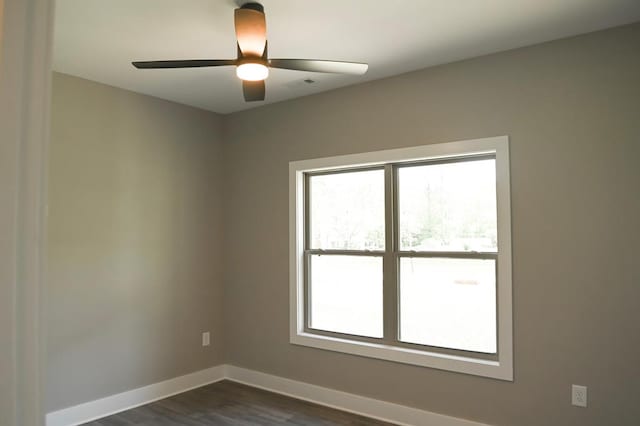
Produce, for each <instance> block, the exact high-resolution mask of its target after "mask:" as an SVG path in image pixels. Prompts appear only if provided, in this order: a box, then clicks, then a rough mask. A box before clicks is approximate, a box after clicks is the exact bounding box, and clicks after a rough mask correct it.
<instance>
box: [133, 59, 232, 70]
mask: <svg viewBox="0 0 640 426" xmlns="http://www.w3.org/2000/svg"><path fill="white" fill-rule="evenodd" d="M236 62H237V61H236V60H235V59H187V60H176V61H136V62H132V65H133V66H134V67H136V68H138V69H162V68H199V67H222V66H225V65H236Z"/></svg>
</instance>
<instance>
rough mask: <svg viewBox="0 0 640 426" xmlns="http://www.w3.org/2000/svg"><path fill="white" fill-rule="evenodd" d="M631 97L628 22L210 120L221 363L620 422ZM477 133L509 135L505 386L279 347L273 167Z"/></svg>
mask: <svg viewBox="0 0 640 426" xmlns="http://www.w3.org/2000/svg"><path fill="white" fill-rule="evenodd" d="M639 107H640V25H638V24H636V25H633V26H628V27H623V28H618V29H613V30H609V31H604V32H600V33H594V34H591V35H586V36H581V37H576V38H572V39H567V40H561V41H556V42H551V43H547V44H543V45H538V46H533V47H529V48H524V49H518V50H513V51H509V52H505V53H500V54H496V55H491V56H487V57H482V58H477V59H472V60H467V61H462V62H458V63H453V64H449V65H444V66H440V67H435V68H431V69H427V70H423V71H419V72H414V73H410V74H405V75H401V76H398V77H394V78H390V79H386V80H381V81H376V82H372V83H367V84H362V85H359V86H353V87H349V88H345V89H341V90H338V91H334V92H329V93H324V94H320V95H315V96H311V97H307V98H302V99H298V100H293V101H289V102H283V103H279V104H275V105H272V106H267V107H264V108H259V109H255V110H249V111H246V112H242V113H236V114H233V115H230V116H225V118H224V121H223V127H224V129H223V139H224V155H223V157H224V158H225V166H226V171H225V183H226V185H225V193H224V202H225V221H224V226H225V241H224V246H225V251H224V264H225V272H224V273H225V294H224V296H225V299H224V300H225V330H226V334H225V335H226V340H225V342H226V353H227V355H226V360H227V362H230V363H232V364H235V365H238V366H242V367H247V368H252V369H256V370H260V371H264V372H267V373H272V374H276V375H279V376H284V377H288V378H292V379H296V380H302V381H305V382H310V383H313V384H317V385H321V386H326V387H329V388H335V389H340V390H343V391H347V392H353V393H356V394H362V395H366V396H369V397H373V398H379V399H383V400H386V401H392V402H396V403H400V404H405V405H409V406H412V407H418V408H422V409H426V410H430V411H435V412H439V413H444V414H449V415H453V416H458V417H463V418H469V419H474V420H479V421H482V422H487V423H490V424H494V425H505V426H506V425H523V426H524V425H531V426H534V425H535V426H538V425H578V424H579V425H593V426H595V425H605V424H612V425H613V424H615V425H632V424H634V425H635V424H637V421H638V418H640V404H638V391H637V386H638V385H639V384H640V383H639V377H640V363H639V362H638V361H639V360H640V339H639V335H638V324H639V323H640V309H638V300H640V275H639V272H638V266H637V265H638V259H639V258H640V232H639V230H640V195H639V185H640V166H639V165H638V162H639V159H640V116H639ZM493 135H509V136H510V138H511V155H512V156H511V179H512V187H511V188H512V221H513V232H512V236H513V286H514V301H513V303H514V328H515V336H514V340H515V359H514V362H515V380H514V382H513V383H511V382H504V381H499V380H492V379H487V378H480V377H475V376H470V375H464V374H455V373H450V372H445V371H439V370H434V369H429V368H420V367H414V366H409V365H402V364H395V363H392V362H387V361H381V360H374V359H367V358H361V357H357V356H351V355H346V354H339V353H335V352H329V351H323V350H318V349H312V348H306V347H300V346H293V345H290V344H289V341H288V321H289V318H288V313H289V309H288V303H289V298H288V288H289V282H288V220H289V218H288V186H287V183H288V182H287V170H288V169H287V166H288V162H289V161H291V160H299V159H308V158H314V157H322V156H331V155H340V154H347V153H357V152H366V151H372V150H380V149H388V148H396V147H406V146H413V145H421V144H427V143H437V142H447V141H456V140H463V139H472V138H480V137H485V136H493ZM572 383H576V384H584V385H587V386H589V408H588V409H580V408H576V407H572V406H571V405H570V385H571V384H572Z"/></svg>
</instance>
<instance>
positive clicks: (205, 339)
mask: <svg viewBox="0 0 640 426" xmlns="http://www.w3.org/2000/svg"><path fill="white" fill-rule="evenodd" d="M210 344H211V335H210V334H209V332H208V331H205V332H204V333H202V346H209V345H210Z"/></svg>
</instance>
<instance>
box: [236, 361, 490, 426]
mask: <svg viewBox="0 0 640 426" xmlns="http://www.w3.org/2000/svg"><path fill="white" fill-rule="evenodd" d="M225 376H226V378H227V379H228V380H232V381H234V382H238V383H244V384H246V385H249V386H253V387H256V388H260V389H264V390H268V391H271V392H276V393H279V394H282V395H287V396H291V397H293V398H297V399H303V400H305V401H309V402H315V403H316V404H320V405H324V406H327V407H332V408H337V409H339V410H342V411H348V412H350V413H354V414H359V415H362V416H366V417H371V418H374V419H378V420H383V421H386V422H389V423H395V424H397V425H404V426H488V425H486V424H484V423H478V422H473V421H470V420H464V419H460V418H457V417H451V416H445V415H442V414H436V413H432V412H430V411H424V410H419V409H417V408H411V407H406V406H404V405H399V404H393V403H390V402H385V401H381V400H378V399H373V398H367V397H364V396H359V395H355V394H352V393H347V392H342V391H338V390H335V389H329V388H324V387H321V386H316V385H311V384H309V383H304V382H298V381H295V380H291V379H285V378H282V377H278V376H273V375H271V374H266V373H261V372H259V371H254V370H247V369H245V368H240V367H235V366H233V365H227V366H225Z"/></svg>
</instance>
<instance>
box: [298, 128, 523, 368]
mask: <svg viewBox="0 0 640 426" xmlns="http://www.w3.org/2000/svg"><path fill="white" fill-rule="evenodd" d="M482 154H494V155H495V157H496V202H497V221H498V229H497V232H498V235H497V238H498V247H499V249H498V253H497V264H498V268H497V275H496V280H497V289H496V294H497V299H498V300H497V310H498V312H497V327H498V331H497V339H498V342H497V343H498V356H497V360H494V359H482V358H476V357H466V356H461V355H454V354H448V353H444V352H433V351H429V350H421V349H413V348H409V347H404V346H395V345H389V344H386V343H375V342H369V341H367V342H365V341H360V340H351V339H348V338H342V337H334V336H327V335H323V334H315V333H312V332H308V331H306V330H305V323H306V322H305V317H304V315H305V312H304V308H305V300H304V299H305V296H304V285H305V284H304V282H305V280H304V276H303V274H304V262H305V255H304V249H305V247H304V241H305V197H304V191H305V177H304V174H305V173H308V172H314V173H316V172H322V171H335V170H341V169H345V170H346V169H353V168H362V167H376V166H378V167H379V166H385V165H388V163H408V162H413V161H429V160H434V159H450V158H455V157H468V156H475V155H482ZM386 184H388V183H386ZM289 226H290V228H289V243H290V247H289V256H290V261H289V267H290V271H289V272H290V276H289V306H290V315H289V321H290V324H289V325H290V330H289V334H290V335H289V338H290V342H291V343H292V344H296V345H302V346H309V347H314V348H318V349H325V350H330V351H337V352H343V353H348V354H353V355H360V356H365V357H370V358H378V359H383V360H388V361H394V362H400V363H405V364H412V365H418V366H423V367H431V368H437V369H441V370H448V371H454V372H459V373H466V374H472V375H478V376H484V377H490V378H495V379H501V380H508V381H512V380H513V318H512V283H511V275H512V272H511V197H510V181H509V138H508V136H496V137H489V138H482V139H473V140H465V141H457V142H448V143H439V144H430V145H423V146H417V147H410V148H400V149H391V150H383V151H373V152H367V153H361V154H349V155H341V156H335V157H326V158H318V159H311V160H300V161H292V162H290V163H289ZM387 241H388V240H387Z"/></svg>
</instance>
